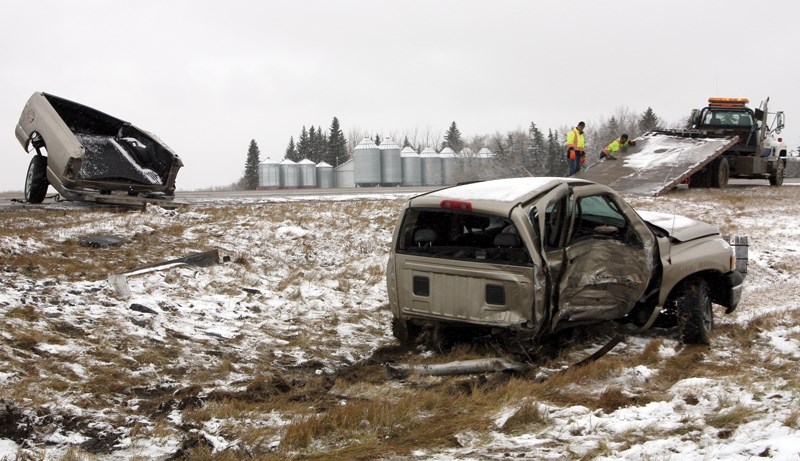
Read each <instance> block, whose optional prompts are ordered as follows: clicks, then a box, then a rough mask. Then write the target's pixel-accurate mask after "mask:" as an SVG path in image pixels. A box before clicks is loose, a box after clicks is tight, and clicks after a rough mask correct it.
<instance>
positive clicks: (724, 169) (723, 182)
mask: <svg viewBox="0 0 800 461" xmlns="http://www.w3.org/2000/svg"><path fill="white" fill-rule="evenodd" d="M730 174H731V169H730V165H729V164H728V159H726V158H718V159H716V160H714V163H713V166H712V167H711V187H716V188H717V189H724V188H726V187H728V178H729V177H730Z"/></svg>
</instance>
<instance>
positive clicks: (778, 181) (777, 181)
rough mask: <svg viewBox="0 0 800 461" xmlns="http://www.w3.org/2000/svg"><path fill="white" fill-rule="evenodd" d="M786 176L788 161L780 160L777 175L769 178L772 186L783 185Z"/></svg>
mask: <svg viewBox="0 0 800 461" xmlns="http://www.w3.org/2000/svg"><path fill="white" fill-rule="evenodd" d="M785 174H786V160H784V159H782V158H781V159H778V164H777V165H775V174H772V175H770V176H769V185H770V186H781V185H783V177H784V175H785Z"/></svg>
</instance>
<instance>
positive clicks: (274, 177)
mask: <svg viewBox="0 0 800 461" xmlns="http://www.w3.org/2000/svg"><path fill="white" fill-rule="evenodd" d="M258 187H259V188H261V189H277V188H279V187H281V169H280V165H279V164H277V163H275V162H270V161H269V160H265V161H263V162H261V163H259V164H258Z"/></svg>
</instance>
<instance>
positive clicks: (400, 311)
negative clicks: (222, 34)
mask: <svg viewBox="0 0 800 461" xmlns="http://www.w3.org/2000/svg"><path fill="white" fill-rule="evenodd" d="M733 240H734V245H736V246H739V245H741V247H740V248H734V247H732V246H731V244H729V243H728V242H727V241H726V240H725V239H723V237H722V236H720V234H719V231H718V229H717V228H716V227H715V226H713V225H711V224H707V223H704V222H700V221H695V220H692V219H689V218H685V217H680V216H675V215H669V214H664V213H645V212H641V213H637V212H636V211H634V210H633V209H632V208H631V207H630V206H629V205H628V204H627V203H625V201H624V200H622V198H621V197H620V196H619V195H618V194H617V193H616V192H614V191H613V190H612V189H610V188H609V187H607V186H603V185H600V184H595V183H592V182H589V181H586V180H581V179H574V178H511V179H499V180H494V181H485V182H477V183H471V184H465V185H459V186H454V187H450V188H445V189H441V190H438V191H434V192H430V193H427V194H423V195H419V196H416V197H413V198H411V199H410V200H409V201H408V202H407V203H406V205H405V209H404V211H403V212H402V213H401V216H400V218H399V221H398V223H397V227H396V229H395V233H394V240H393V243H392V248H391V253H390V257H389V262H388V267H387V287H388V295H389V304H390V306H391V311H392V314H393V333H394V335H395V336H396V337H397V338H398V339H399V340H400V341H401V342H404V343H406V344H415V342H417V341H420V342H422V341H421V340H420V338H423V339H428V340H430V339H431V338H443V337H447V336H448V335H450V334H451V333H453V332H454V331H455V332H457V335H458V336H459V337H462V338H463V337H464V334H465V333H466V334H467V335H469V337H478V336H481V337H486V336H488V335H491V336H495V337H496V338H497V339H499V340H500V341H501V342H503V343H505V344H506V345H507V346H509V348H510V349H517V350H518V349H519V348H522V350H524V351H531V350H534V347H535V346H536V345H539V344H542V342H541V340H542V339H543V338H546V337H547V336H550V335H552V334H553V333H555V332H557V331H559V330H562V329H564V328H568V327H573V326H577V325H581V324H587V323H594V322H600V321H606V320H622V321H628V322H630V323H632V324H633V325H635V326H636V327H637V328H642V329H644V328H649V327H650V326H652V325H653V323H654V322H655V320H656V318H658V317H659V316H660V315H661V314H663V315H661V318H662V319H666V320H665V322H668V321H670V319H671V322H672V325H675V324H677V326H678V330H679V334H680V337H681V340H682V341H683V342H684V343H707V342H708V340H709V332H710V331H711V329H712V328H713V325H714V323H713V312H712V303H716V304H720V305H722V306H724V307H725V308H726V313H730V312H733V310H734V309H735V308H736V306H737V304H738V303H739V299H740V296H741V293H742V287H743V281H744V273H745V272H746V263H747V259H746V246H745V245H746V237H736V238H734V239H733ZM740 249H741V250H744V251H737V250H740ZM737 253H739V254H738V256H739V257H738V259H737ZM737 266H738V268H737ZM659 324H662V322H661V321H660V322H659ZM491 336H490V337H491ZM434 341H435V340H434ZM512 346H514V347H512Z"/></svg>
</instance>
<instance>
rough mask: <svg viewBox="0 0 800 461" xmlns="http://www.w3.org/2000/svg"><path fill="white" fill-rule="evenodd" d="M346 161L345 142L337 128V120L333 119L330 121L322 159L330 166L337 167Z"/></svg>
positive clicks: (340, 130) (342, 134) (339, 129)
mask: <svg viewBox="0 0 800 461" xmlns="http://www.w3.org/2000/svg"><path fill="white" fill-rule="evenodd" d="M346 159H347V140H346V139H345V137H344V133H342V129H341V127H340V126H339V119H338V118H336V117H333V121H331V129H330V134H329V135H328V149H327V152H326V155H325V158H324V159H323V160H324V161H325V162H327V163H328V164H330V165H332V166H339V164H340V163H344V162H345V161H346Z"/></svg>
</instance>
